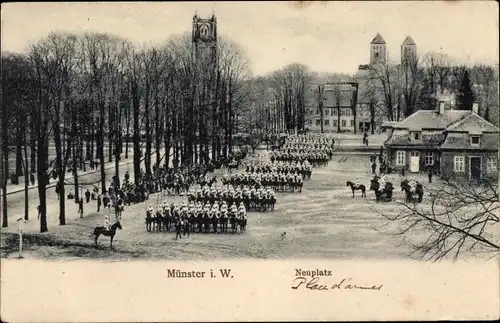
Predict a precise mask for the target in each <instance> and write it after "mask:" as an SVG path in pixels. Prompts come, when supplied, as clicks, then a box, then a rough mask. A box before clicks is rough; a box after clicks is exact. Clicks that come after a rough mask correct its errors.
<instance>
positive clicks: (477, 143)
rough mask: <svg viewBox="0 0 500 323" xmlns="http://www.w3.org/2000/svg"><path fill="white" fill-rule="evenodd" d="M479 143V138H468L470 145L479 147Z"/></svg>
mask: <svg viewBox="0 0 500 323" xmlns="http://www.w3.org/2000/svg"><path fill="white" fill-rule="evenodd" d="M479 143H480V137H479V136H471V137H470V144H471V145H474V146H479Z"/></svg>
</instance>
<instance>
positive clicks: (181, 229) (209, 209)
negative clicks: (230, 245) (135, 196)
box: [146, 201, 247, 239]
mask: <svg viewBox="0 0 500 323" xmlns="http://www.w3.org/2000/svg"><path fill="white" fill-rule="evenodd" d="M246 223H247V210H246V208H245V205H244V203H243V202H240V203H239V204H238V205H237V204H236V203H235V202H233V203H232V204H228V203H226V201H222V202H221V203H219V202H218V201H214V203H209V202H206V203H203V202H201V201H200V202H196V203H195V202H190V203H189V205H188V204H187V203H186V202H182V203H181V204H178V203H177V204H176V203H173V202H172V203H171V204H170V205H168V204H167V203H164V204H163V205H159V206H158V207H157V208H156V210H155V209H154V208H153V207H149V208H148V210H147V211H146V230H147V231H156V232H159V231H164V232H169V231H170V230H171V229H174V230H175V232H176V234H177V235H176V239H178V238H182V236H185V235H189V234H190V233H191V232H200V233H202V232H203V233H211V232H212V233H226V232H228V228H229V225H230V226H231V231H232V232H233V233H235V232H237V231H238V229H239V230H240V232H244V231H245V230H246ZM181 234H182V235H181Z"/></svg>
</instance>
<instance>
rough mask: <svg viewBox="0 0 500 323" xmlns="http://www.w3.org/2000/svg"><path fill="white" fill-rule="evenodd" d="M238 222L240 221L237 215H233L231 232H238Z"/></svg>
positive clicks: (230, 219) (230, 220)
mask: <svg viewBox="0 0 500 323" xmlns="http://www.w3.org/2000/svg"><path fill="white" fill-rule="evenodd" d="M237 222H238V219H237V218H236V214H234V213H231V215H230V216H229V223H231V230H232V231H233V233H235V232H236V231H238V227H237V225H238V224H237Z"/></svg>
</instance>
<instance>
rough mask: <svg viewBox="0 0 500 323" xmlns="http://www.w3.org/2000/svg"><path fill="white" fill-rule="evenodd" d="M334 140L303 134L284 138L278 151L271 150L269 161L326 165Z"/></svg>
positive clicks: (330, 156) (329, 158)
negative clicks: (306, 162)
mask: <svg viewBox="0 0 500 323" xmlns="http://www.w3.org/2000/svg"><path fill="white" fill-rule="evenodd" d="M334 145H335V140H334V139H333V138H332V139H330V140H329V139H328V138H326V137H324V136H321V135H316V134H304V135H297V136H289V137H287V138H286V140H285V143H284V145H283V146H282V147H281V149H280V151H278V152H273V153H272V155H271V161H275V160H276V161H292V162H297V161H298V162H304V161H308V162H309V163H311V164H312V165H313V166H326V165H327V164H328V161H329V160H331V159H332V156H333V150H334Z"/></svg>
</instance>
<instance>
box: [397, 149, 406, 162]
mask: <svg viewBox="0 0 500 323" xmlns="http://www.w3.org/2000/svg"><path fill="white" fill-rule="evenodd" d="M405 156H406V154H405V152H404V151H403V150H398V151H397V152H396V164H397V165H404V164H405Z"/></svg>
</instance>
